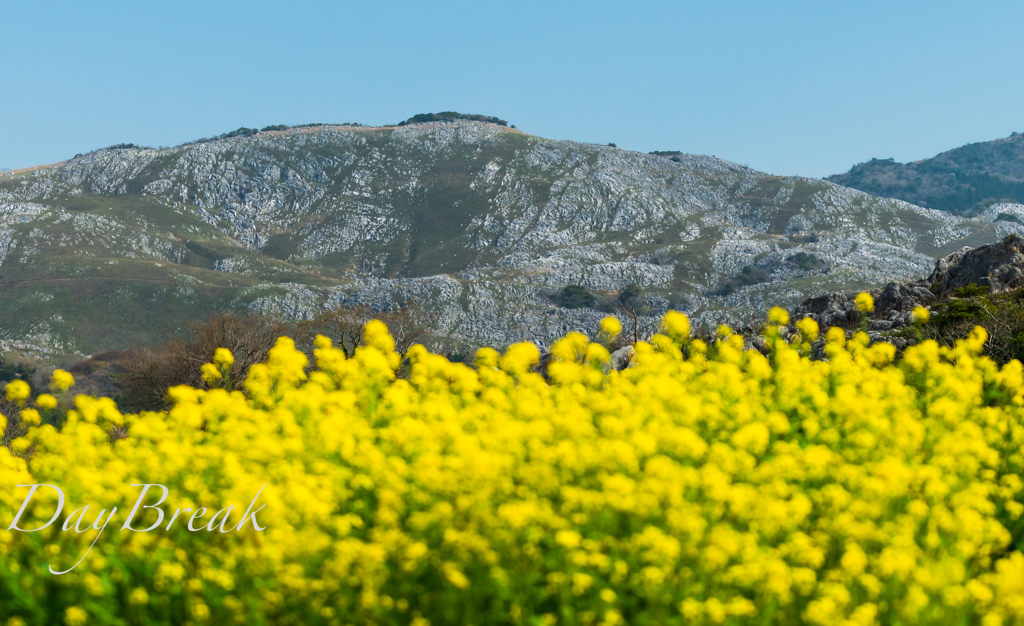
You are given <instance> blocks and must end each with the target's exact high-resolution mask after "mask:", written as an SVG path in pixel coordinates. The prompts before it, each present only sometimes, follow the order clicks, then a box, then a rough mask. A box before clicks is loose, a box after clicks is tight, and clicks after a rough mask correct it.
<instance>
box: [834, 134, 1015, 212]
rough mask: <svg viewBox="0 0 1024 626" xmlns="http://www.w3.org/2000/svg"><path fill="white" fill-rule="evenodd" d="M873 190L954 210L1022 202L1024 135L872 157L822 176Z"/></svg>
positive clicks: (839, 182) (922, 203)
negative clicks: (899, 159)
mask: <svg viewBox="0 0 1024 626" xmlns="http://www.w3.org/2000/svg"><path fill="white" fill-rule="evenodd" d="M826 180H829V181H831V182H834V183H837V184H839V185H843V186H846V187H852V188H854V189H860V190H861V191H866V192H868V193H870V194H872V195H875V196H882V197H885V198H898V199H900V200H906V201H907V202H912V203H914V204H917V205H920V206H923V207H929V208H932V209H938V210H940V211H950V212H956V213H964V214H967V213H977V212H978V211H980V210H983V209H985V208H987V207H988V206H989V205H991V204H995V203H1000V202H1009V203H1024V135H1022V134H1021V133H1013V134H1012V135H1010V136H1009V137H1007V138H1005V139H996V140H995V141H986V142H982V143H972V144H967V145H966V146H962V147H960V148H957V149H955V150H950V151H949V152H943V153H942V154H940V155H938V156H935V157H932V158H930V159H925V160H923V161H915V162H914V163H896V162H895V161H894V160H893V159H871V160H870V161H868V162H867V163H860V164H858V165H855V166H853V168H851V169H850V171H849V172H847V173H845V174H837V175H835V176H829V177H828V178H826Z"/></svg>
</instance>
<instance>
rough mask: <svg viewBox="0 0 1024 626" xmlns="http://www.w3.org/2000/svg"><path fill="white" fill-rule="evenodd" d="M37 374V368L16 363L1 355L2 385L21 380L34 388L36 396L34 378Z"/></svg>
mask: <svg viewBox="0 0 1024 626" xmlns="http://www.w3.org/2000/svg"><path fill="white" fill-rule="evenodd" d="M35 373H36V368H35V367H33V366H31V365H27V364H25V363H15V362H14V361H11V360H10V359H8V358H7V357H5V356H2V355H0V383H9V382H11V381H12V380H16V379H19V378H20V379H21V380H24V381H25V382H27V383H28V384H29V386H30V387H32V388H33V390H32V391H33V394H34V393H35V385H33V383H32V378H33V375H34V374H35Z"/></svg>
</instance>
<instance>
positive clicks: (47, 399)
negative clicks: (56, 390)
mask: <svg viewBox="0 0 1024 626" xmlns="http://www.w3.org/2000/svg"><path fill="white" fill-rule="evenodd" d="M36 406H37V407H39V408H40V409H55V408H57V398H54V397H53V396H52V395H50V394H48V393H41V394H39V396H38V397H36Z"/></svg>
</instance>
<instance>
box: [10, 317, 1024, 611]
mask: <svg viewBox="0 0 1024 626" xmlns="http://www.w3.org/2000/svg"><path fill="white" fill-rule="evenodd" d="M770 319H771V325H769V327H768V329H767V331H766V332H767V337H768V341H769V344H770V347H771V349H770V353H769V355H768V356H767V357H765V356H762V355H761V354H760V353H758V352H756V351H743V350H742V345H743V344H742V338H741V337H739V336H737V335H733V334H730V330H729V329H728V328H725V327H722V328H720V329H719V339H718V340H717V341H714V342H711V343H710V345H709V344H708V343H705V342H703V341H700V340H697V339H691V338H690V327H689V321H688V320H687V319H686V317H685V316H683V315H682V314H679V313H675V312H670V313H669V314H668V315H667V316H666V317H665V319H664V321H663V325H662V332H661V334H658V335H655V336H654V337H653V338H652V339H651V340H650V341H649V342H641V343H639V344H637V345H636V350H637V357H636V366H635V367H630V368H628V369H626V370H623V371H621V372H617V371H606V370H607V367H603V366H602V365H603V364H604V363H605V362H606V361H607V359H608V356H609V355H608V350H607V348H606V345H607V344H608V342H609V340H610V339H611V337H612V335H614V334H615V333H617V332H619V330H620V328H619V326H618V323H617V322H615V321H614V320H612V319H609V320H606V321H605V323H603V325H602V328H603V329H604V331H603V334H602V335H601V336H600V337H597V338H595V340H594V341H593V342H591V341H589V340H588V339H587V338H586V337H584V336H583V335H580V334H578V333H572V334H570V335H568V336H567V337H565V338H564V339H562V340H561V341H560V342H558V343H557V344H556V345H555V346H554V347H553V354H554V357H555V358H554V360H553V362H551V363H550V365H549V367H548V370H547V373H548V377H549V379H548V380H545V379H544V378H543V377H541V375H539V374H537V373H534V372H531V367H532V366H533V365H534V364H535V363H536V362H537V360H538V357H539V354H538V350H537V348H535V347H534V346H533V345H530V344H516V345H513V346H511V347H510V348H509V349H508V350H507V351H506V352H505V353H504V354H499V353H498V352H496V351H494V350H492V349H488V348H485V349H481V350H480V351H478V352H477V353H476V356H475V362H474V364H473V366H472V367H471V366H469V365H465V364H459V363H450V362H448V361H447V360H446V359H445V358H443V357H441V356H438V355H434V354H430V353H428V352H427V351H426V350H425V349H424V348H422V346H414V347H413V348H412V349H411V350H410V351H409V353H408V354H407V355H406V356H407V358H408V364H406V365H404V366H403V365H402V358H401V357H400V355H399V354H397V353H396V352H395V351H394V342H393V340H392V339H391V337H390V336H389V335H388V332H387V329H386V328H385V327H384V325H383V324H381V323H379V322H371V323H370V324H369V325H367V327H366V330H365V337H364V345H363V346H362V347H360V348H359V349H358V350H357V351H356V352H355V354H354V356H353V357H352V358H346V357H345V355H344V354H343V353H342V352H341V351H340V350H338V349H336V348H333V347H332V346H331V345H330V341H329V340H327V339H325V338H322V337H321V338H318V339H317V349H316V352H315V361H316V362H315V367H313V368H310V367H309V365H310V364H308V363H307V358H306V356H305V355H304V354H302V353H301V352H299V351H298V350H296V349H295V347H294V344H293V343H292V342H291V341H290V340H289V339H287V338H282V339H280V340H279V341H278V344H277V346H276V347H275V348H274V349H273V351H272V352H271V354H270V358H269V360H268V362H267V363H266V364H261V365H257V366H255V367H253V369H252V370H251V372H250V375H249V377H248V379H247V381H246V383H245V392H244V393H243V392H237V391H236V392H228V391H225V390H223V389H220V388H218V387H220V386H224V385H223V383H224V382H225V381H223V380H222V378H223V376H225V375H227V373H228V372H229V371H230V369H229V367H228V365H229V364H230V361H231V355H230V353H228V352H227V351H218V353H217V355H216V358H214V359H213V363H211V364H209V365H208V366H207V367H206V368H205V369H204V377H205V379H206V380H207V381H208V382H209V386H210V388H209V389H205V390H200V389H192V388H187V387H178V388H174V389H172V390H171V392H170V395H171V396H172V397H173V399H174V406H173V408H172V409H171V410H170V411H169V412H167V413H159V414H158V413H143V414H141V415H122V414H120V413H119V412H118V411H117V408H116V406H115V404H114V402H113V401H112V400H110V399H105V398H89V397H83V396H79V397H77V398H75V399H74V404H75V409H74V410H73V411H72V412H70V413H68V415H67V421H66V423H65V424H64V425H63V426H62V428H61V429H59V430H58V429H55V428H54V427H53V426H51V425H46V422H47V419H46V418H47V415H48V413H47V412H48V411H55V410H58V402H62V403H64V402H69V401H70V394H71V393H72V392H70V391H63V390H62V389H61V388H62V387H63V388H64V389H66V388H67V387H68V386H69V385H70V384H71V381H70V380H69V378H70V377H69V376H67V375H66V374H64V373H59V374H58V376H57V377H56V378H55V380H54V394H53V395H50V394H45V395H42V396H39V397H38V398H35V399H33V398H28V397H26V396H27V386H26V387H25V388H24V389H22V388H21V387H20V386H18V385H12V386H8V391H7V393H8V395H9V396H11V397H12V398H13V399H14V400H19V401H22V402H23V410H22V411H21V413H20V415H19V416H8V417H9V418H10V419H20V420H22V421H23V422H24V423H25V424H26V425H27V426H28V431H27V433H26V434H25V435H24V436H22V437H18V438H16V439H14V440H13V441H12V442H11V444H10V450H8V449H7V448H3V447H0V476H3V484H2V487H0V624H3V625H5V626H15V625H26V624H61V623H64V624H68V625H69V626H81V625H84V624H206V623H217V624H296V625H298V624H353V625H364V624H411V625H414V626H427V625H428V624H433V625H434V626H440V625H443V624H473V625H487V624H523V625H527V624H529V625H534V624H566V625H573V624H583V625H591V624H594V625H597V624H605V625H614V624H632V625H641V624H658V625H672V624H679V625H682V624H709V625H710V624H818V625H822V626H831V625H850V626H853V625H868V624H943V625H948V624H983V625H985V626H995V625H997V624H1016V623H1024V555H1022V554H1021V552H1019V551H1018V549H1019V548H1020V547H1021V545H1020V544H1021V541H1022V538H1024V519H1022V517H1021V513H1022V512H1024V505H1022V504H1021V495H1022V489H1024V479H1022V474H1024V452H1022V450H1024V424H1022V416H1024V408H1022V407H1024V368H1022V366H1021V364H1020V363H1019V362H1017V361H1011V362H1010V363H1009V364H1007V365H1006V366H1004V367H1002V368H999V367H997V366H996V365H995V364H994V363H993V362H992V361H991V360H989V359H988V358H986V357H984V356H982V354H981V353H982V349H983V345H984V342H985V339H986V338H985V336H984V331H982V330H981V329H978V330H976V331H975V332H974V333H973V334H972V335H971V336H970V337H967V338H965V339H964V340H962V341H960V342H959V343H958V344H957V346H956V347H955V348H953V349H948V348H940V347H939V346H938V345H937V344H936V343H934V342H924V343H921V344H919V345H918V346H915V347H911V348H909V349H908V350H907V351H906V352H905V354H904V355H903V356H902V357H901V358H900V359H899V360H898V361H894V358H895V354H894V349H893V348H892V346H890V345H888V344H884V343H883V344H876V345H874V346H871V347H868V345H867V344H868V338H867V336H866V335H865V334H863V333H859V334H856V335H855V336H853V338H852V339H847V338H846V335H845V334H844V333H843V332H842V331H840V330H838V329H833V330H832V331H830V332H829V333H828V335H827V337H826V341H827V344H826V348H825V352H826V356H827V359H826V360H817V361H812V360H811V359H810V358H809V357H808V355H809V353H810V351H811V345H810V342H812V341H813V340H814V339H816V336H817V334H818V329H817V326H816V325H815V324H814V323H813V322H811V321H810V320H802V321H801V322H800V323H799V324H798V328H799V330H800V332H799V333H798V334H797V335H796V336H795V337H792V338H790V340H789V341H788V342H787V341H783V340H782V338H781V337H780V335H779V333H778V330H777V328H778V325H780V324H786V323H788V316H787V315H786V314H785V312H784V311H782V310H781V309H775V310H773V312H772V315H771V317H770ZM410 364H411V365H410ZM400 368H404V369H402V372H403V375H402V377H396V371H399V369H400ZM0 425H2V424H0ZM29 484H49V485H54V486H57V487H60V488H61V489H62V491H63V493H64V494H65V495H66V499H67V501H66V502H65V506H64V509H63V510H64V513H62V515H61V516H60V518H59V519H57V521H55V522H53V523H52V524H50V525H49V526H47V527H46V528H44V529H42V530H40V531H38V532H19V531H16V530H7V524H8V523H9V521H10V520H12V519H14V517H15V515H16V513H17V512H18V511H19V508H20V507H21V506H22V504H23V502H24V501H25V498H26V496H27V494H28V491H29V490H28V488H25V487H16V485H29ZM133 484H134V485H139V484H159V485H164V486H166V487H167V490H168V496H167V498H166V500H165V501H164V502H162V503H161V504H160V507H159V508H160V510H161V511H162V512H163V513H166V516H165V517H164V518H163V519H162V520H160V523H161V525H160V526H158V527H157V528H155V529H154V530H152V531H150V532H135V531H133V530H122V527H121V524H122V522H123V521H124V520H125V519H126V517H127V515H128V512H129V511H130V510H131V508H132V506H133V504H134V503H135V501H136V500H137V499H138V497H139V493H140V488H139V487H133V486H132V485H133ZM260 489H262V491H260ZM257 493H259V494H260V495H259V504H258V506H264V508H262V509H261V510H259V512H258V523H259V526H261V527H263V528H264V530H262V531H260V530H257V529H256V527H255V524H249V525H246V526H245V527H244V528H242V529H241V530H235V531H229V532H223V530H224V528H225V527H224V526H221V527H214V524H213V523H211V524H210V527H211V528H213V530H207V529H206V527H205V524H206V523H207V522H208V521H209V520H210V516H211V515H212V514H213V512H214V511H217V510H221V509H224V508H227V507H228V506H229V505H230V506H234V509H233V510H232V511H230V512H229V513H228V514H227V515H228V517H229V519H228V520H227V525H228V527H230V526H232V525H235V524H236V523H237V522H238V521H239V520H240V519H241V518H242V513H243V511H244V510H245V509H246V507H247V506H249V505H250V503H251V502H252V500H253V497H254V495H255V494H257ZM159 495H160V490H159V489H158V488H154V489H153V490H151V491H150V493H149V495H148V496H147V500H146V502H147V503H155V502H156V501H157V499H158V496H159ZM86 504H88V505H90V509H89V510H88V511H86V512H84V513H82V514H81V515H80V518H81V519H80V520H79V521H82V526H81V528H82V530H83V532H81V533H77V532H76V531H75V527H74V526H75V520H74V519H71V520H67V521H65V520H66V518H68V516H69V514H71V512H72V511H73V510H74V509H77V508H80V507H82V506H84V505H86ZM56 505H57V496H56V492H55V490H53V489H50V488H40V489H39V491H38V492H37V493H36V494H35V496H34V497H33V499H32V500H31V502H30V504H29V505H28V506H27V508H26V510H25V511H24V515H22V516H21V518H20V521H19V528H22V529H33V528H38V527H40V526H43V525H44V524H46V522H47V520H49V519H50V518H51V516H52V515H53V512H54V510H55V508H56ZM114 506H116V507H118V511H117V513H116V515H115V516H114V520H113V522H112V523H111V524H110V526H107V527H106V528H105V530H104V531H103V532H102V533H101V534H100V536H99V537H98V538H96V537H97V531H96V530H92V529H91V528H90V526H89V525H90V524H92V523H93V520H95V519H96V515H97V513H98V512H99V510H100V509H105V510H108V511H109V510H110V509H111V507H114ZM199 507H206V508H208V509H209V513H207V515H206V517H205V518H203V519H202V520H201V521H199V522H197V526H196V528H198V529H199V530H197V531H191V530H189V528H188V526H187V525H186V523H185V521H186V520H185V519H184V517H181V518H179V520H178V521H174V522H173V524H172V525H171V528H170V530H167V526H168V522H169V518H170V517H171V515H172V514H173V513H174V511H175V510H176V509H178V508H181V509H185V508H188V509H198V508H199ZM187 514H188V513H183V514H182V515H187ZM158 517H159V514H158V513H157V509H156V508H150V509H143V510H142V512H141V513H138V514H137V515H136V516H135V519H134V521H133V522H132V524H133V528H135V529H145V528H148V527H150V526H152V525H153V524H154V523H155V522H157V521H158ZM83 520H84V521H83ZM220 521H221V520H217V522H218V523H219V522H220ZM62 524H63V526H62ZM100 525H102V522H100V523H99V524H98V525H97V527H99V526H100ZM64 528H69V529H70V530H64ZM94 539H95V541H96V543H95V546H94V547H93V548H92V549H91V551H88V553H87V556H86V557H85V558H84V559H83V560H82V562H81V563H80V564H78V565H77V566H75V563H76V562H77V561H78V560H79V559H80V558H81V555H83V554H86V552H87V550H88V548H89V546H90V544H92V543H93V541H94ZM73 566H75V567H73ZM72 567H73V569H71V571H69V572H68V573H66V574H62V575H54V574H51V573H50V568H52V569H53V570H55V571H65V570H68V569H69V568H72Z"/></svg>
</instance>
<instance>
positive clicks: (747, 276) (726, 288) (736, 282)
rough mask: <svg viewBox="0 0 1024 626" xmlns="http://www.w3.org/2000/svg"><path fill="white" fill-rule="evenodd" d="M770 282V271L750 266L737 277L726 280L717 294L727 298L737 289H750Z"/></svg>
mask: <svg viewBox="0 0 1024 626" xmlns="http://www.w3.org/2000/svg"><path fill="white" fill-rule="evenodd" d="M770 280H771V273H770V272H769V271H768V270H766V269H762V268H760V267H752V266H750V265H748V266H746V267H744V268H743V269H742V270H740V273H739V274H737V275H736V276H733V277H732V278H728V279H726V280H725V281H724V282H723V283H722V284H721V285H720V286H719V287H718V289H717V290H716V293H717V294H718V295H722V296H727V295H729V294H730V293H732V292H734V291H736V290H737V289H741V288H743V287H749V286H750V285H757V284H759V283H766V282H768V281H770Z"/></svg>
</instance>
